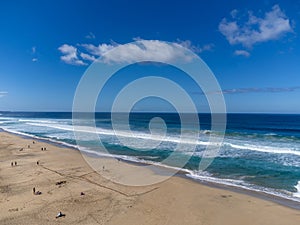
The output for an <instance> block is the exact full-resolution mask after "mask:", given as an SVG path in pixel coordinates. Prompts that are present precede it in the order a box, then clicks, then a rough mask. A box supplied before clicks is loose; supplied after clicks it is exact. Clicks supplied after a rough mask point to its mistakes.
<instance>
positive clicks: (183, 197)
mask: <svg viewBox="0 0 300 225" xmlns="http://www.w3.org/2000/svg"><path fill="white" fill-rule="evenodd" d="M34 141H35V144H33V140H32V139H25V138H22V137H19V136H16V135H12V134H9V133H6V132H0V159H1V164H0V224H43V225H44V224H107V225H110V224H116V225H120V224H125V225H126V224H130V225H135V224H136V225H142V224H151V225H152V224H153V225H154V224H162V225H168V224H169V225H176V224H178V225H184V224H188V225H193V224H197V225H217V224H225V225H226V224H230V225H234V224H238V225H241V224H245V225H247V224H251V225H256V224H261V225H268V224H270V225H271V224H272V225H277V224H280V225H285V224H286V225H294V224H295V225H296V224H299V223H300V210H296V209H291V208H288V207H284V206H282V205H278V204H276V203H274V202H271V201H266V200H263V199H260V198H255V197H253V196H250V195H245V194H240V193H236V192H233V191H228V190H224V189H218V188H213V187H209V186H205V185H201V184H199V183H196V182H193V181H191V180H188V179H184V178H180V177H178V176H175V177H172V178H170V179H168V180H166V181H164V182H161V183H158V184H155V185H148V186H144V187H132V186H125V185H120V184H116V183H114V182H111V181H109V180H108V179H106V178H104V177H111V178H113V179H115V180H122V179H123V178H124V176H125V175H124V174H126V173H127V174H129V173H134V176H133V177H132V178H129V180H126V181H128V182H130V181H131V180H134V179H138V180H142V179H144V180H147V178H148V177H151V176H153V171H151V170H148V169H146V168H144V167H142V166H138V165H131V164H128V163H124V162H118V161H117V160H112V159H106V158H101V159H94V161H95V164H97V165H98V170H99V171H98V173H97V172H95V171H94V170H93V169H91V168H90V166H89V165H88V164H87V163H86V161H85V160H84V159H83V157H82V155H81V154H80V153H79V152H78V151H76V150H73V149H68V148H62V147H58V146H55V145H51V144H48V143H44V142H40V141H36V140H34ZM28 145H30V148H28V147H29V146H28ZM42 147H43V148H44V147H46V149H47V150H46V151H41V148H42ZM22 148H23V150H22V151H20V149H22ZM15 161H16V162H17V166H11V162H15ZM37 161H39V165H37ZM92 161H93V160H92ZM103 166H104V167H105V168H104V170H103ZM120 171H122V172H121V173H120ZM124 171H125V172H124ZM123 172H124V174H122V173H123ZM59 181H65V183H62V184H60V185H56V183H57V182H59ZM33 187H35V188H36V191H41V192H42V194H41V195H34V194H33V190H32V189H33ZM81 192H84V195H81ZM59 211H61V212H62V213H64V214H65V215H66V216H65V217H61V218H55V216H56V215H57V213H58V212H59Z"/></svg>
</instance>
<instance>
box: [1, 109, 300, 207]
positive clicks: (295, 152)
mask: <svg viewBox="0 0 300 225" xmlns="http://www.w3.org/2000/svg"><path fill="white" fill-rule="evenodd" d="M198 116H199V122H200V127H199V130H197V133H199V139H198V140H197V141H196V142H195V143H189V141H190V140H189V139H188V138H187V139H186V140H185V139H184V138H183V139H180V135H181V130H182V127H181V123H180V117H179V115H178V114H176V113H131V114H130V117H129V127H130V129H131V131H132V132H130V133H128V132H127V131H126V130H125V128H124V130H123V129H122V127H123V126H124V127H126V124H128V123H127V122H128V121H118V122H119V124H118V126H117V127H118V129H119V130H118V131H117V132H118V133H119V134H121V136H122V137H123V138H125V139H126V143H127V145H126V146H125V145H124V143H123V142H122V140H119V138H118V137H116V136H115V132H114V130H113V128H112V122H111V121H112V120H111V114H110V113H96V114H95V122H96V127H97V129H96V133H97V136H98V137H99V138H100V140H101V142H102V144H103V145H104V146H105V148H106V149H107V151H108V153H109V154H111V155H113V156H115V157H118V158H121V159H124V160H127V161H133V162H142V163H151V164H159V165H161V166H166V167H174V168H177V167H178V164H180V163H179V162H180V159H181V157H183V156H186V155H189V160H188V162H187V163H186V164H185V166H184V167H183V168H182V171H184V172H185V174H186V176H188V177H189V178H191V179H195V180H201V181H207V182H213V183H218V184H223V185H227V186H231V187H238V188H243V189H247V190H253V191H257V192H263V193H267V194H270V195H274V196H277V197H282V198H285V199H289V200H293V201H298V202H300V115H283V114H228V115H227V128H226V133H225V137H224V140H223V144H222V146H221V148H220V150H219V153H218V155H217V156H216V157H215V159H214V160H213V161H212V163H211V164H210V165H209V167H208V168H206V169H205V170H204V171H200V170H199V162H200V160H201V158H202V153H203V151H204V150H205V147H206V145H207V143H208V138H209V135H210V134H211V132H212V131H211V130H210V129H211V125H210V123H211V117H210V115H209V114H199V115H198ZM156 117H159V118H161V119H163V120H164V121H165V124H166V136H163V135H161V136H160V135H159V132H160V130H159V129H160V126H157V127H155V124H154V127H155V129H156V135H153V134H151V132H150V131H149V122H150V120H151V119H153V118H156ZM152 125H153V124H152ZM0 128H1V129H3V130H5V131H8V132H12V133H15V134H20V135H24V136H29V137H34V138H37V139H42V140H47V141H50V142H53V143H58V144H61V145H65V146H69V147H74V148H78V144H80V145H81V144H82V145H83V146H82V147H83V148H81V150H82V149H83V150H86V151H87V152H89V153H92V154H95V155H100V156H101V155H107V152H101V150H99V146H98V145H99V142H98V141H97V140H94V138H91V137H93V135H89V131H86V132H85V135H84V136H83V138H82V139H81V141H80V142H78V143H77V142H76V139H75V136H74V132H73V125H72V113H63V112H58V113H54V112H0ZM183 129H185V131H187V132H190V133H191V134H193V133H194V132H195V130H194V129H195V127H194V126H191V127H189V126H186V127H184V128H183ZM157 134H158V135H157ZM214 135H221V134H218V133H217V132H215V133H214ZM185 138H186V137H185ZM144 140H147V142H145V141H144ZM152 141H156V142H157V141H159V144H158V145H155V146H154V148H153V145H152ZM180 141H183V142H186V143H189V144H192V145H196V149H195V151H192V152H191V151H189V148H186V149H179V151H178V153H177V155H176V160H171V161H167V163H168V165H165V164H164V161H163V160H164V159H166V158H168V156H170V154H172V153H173V152H174V150H175V148H176V146H177V144H178V143H179V142H180ZM128 143H129V145H128ZM145 143H146V144H145ZM147 143H149V146H148V145H147ZM183 158H184V157H183Z"/></svg>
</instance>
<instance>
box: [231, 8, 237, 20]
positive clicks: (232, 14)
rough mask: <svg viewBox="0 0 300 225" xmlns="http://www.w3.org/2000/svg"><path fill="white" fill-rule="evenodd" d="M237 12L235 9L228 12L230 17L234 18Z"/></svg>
mask: <svg viewBox="0 0 300 225" xmlns="http://www.w3.org/2000/svg"><path fill="white" fill-rule="evenodd" d="M238 12H239V11H238V10H237V9H234V10H232V11H231V12H230V15H231V17H232V18H235V17H236V16H237V14H238Z"/></svg>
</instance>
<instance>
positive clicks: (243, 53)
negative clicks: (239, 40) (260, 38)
mask: <svg viewBox="0 0 300 225" xmlns="http://www.w3.org/2000/svg"><path fill="white" fill-rule="evenodd" d="M234 54H235V55H241V56H245V57H249V56H250V53H249V52H247V51H245V50H236V51H235V52H234Z"/></svg>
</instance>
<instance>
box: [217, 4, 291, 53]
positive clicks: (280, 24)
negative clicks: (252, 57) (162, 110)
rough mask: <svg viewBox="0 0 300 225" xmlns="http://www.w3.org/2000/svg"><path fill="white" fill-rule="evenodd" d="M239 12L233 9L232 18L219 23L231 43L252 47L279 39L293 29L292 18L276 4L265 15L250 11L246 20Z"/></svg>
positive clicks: (220, 29)
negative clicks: (240, 16) (258, 15)
mask: <svg viewBox="0 0 300 225" xmlns="http://www.w3.org/2000/svg"><path fill="white" fill-rule="evenodd" d="M237 14H238V10H236V9H235V10H233V11H232V12H231V20H228V19H226V18H223V19H222V21H221V22H220V24H219V31H220V32H221V33H222V34H223V35H224V36H225V37H226V39H227V40H228V42H229V43H230V44H231V45H236V44H241V45H243V46H244V47H247V48H250V47H252V46H253V45H254V44H256V43H260V42H266V41H270V40H277V39H279V38H280V37H282V36H283V35H284V34H286V33H288V32H292V31H293V29H292V27H291V21H290V19H289V18H288V17H287V16H286V15H285V13H284V12H283V11H282V10H281V9H280V7H279V6H278V5H274V6H273V7H272V10H271V11H269V12H266V13H265V14H264V16H263V17H256V16H255V15H253V12H251V11H248V18H247V20H246V21H242V19H241V18H238V17H237Z"/></svg>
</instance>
